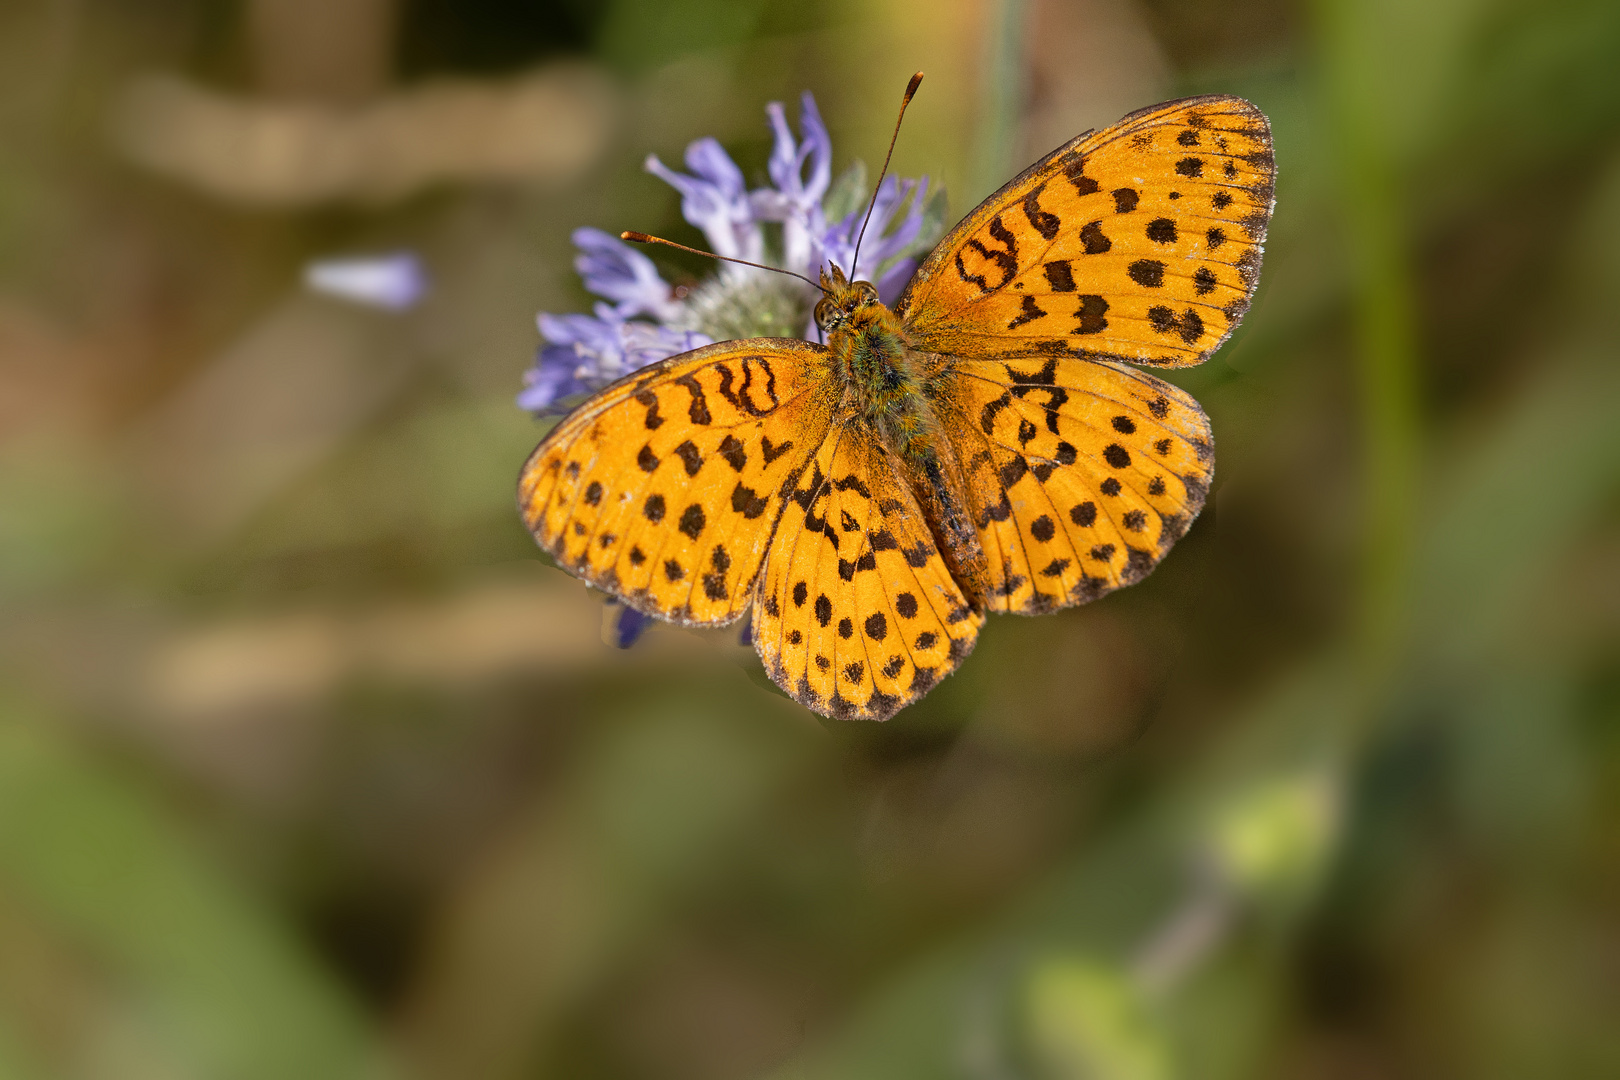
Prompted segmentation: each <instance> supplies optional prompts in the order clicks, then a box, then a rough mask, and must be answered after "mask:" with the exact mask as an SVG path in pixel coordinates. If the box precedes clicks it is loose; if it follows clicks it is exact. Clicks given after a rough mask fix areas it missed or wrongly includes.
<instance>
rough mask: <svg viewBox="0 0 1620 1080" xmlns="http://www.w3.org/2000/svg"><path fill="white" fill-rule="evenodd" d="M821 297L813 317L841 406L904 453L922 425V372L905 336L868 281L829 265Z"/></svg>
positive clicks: (924, 422)
mask: <svg viewBox="0 0 1620 1080" xmlns="http://www.w3.org/2000/svg"><path fill="white" fill-rule="evenodd" d="M821 281H822V287H823V288H824V289H826V291H827V295H826V297H825V298H824V299H823V300H822V301H821V303H819V304H818V305H817V306H816V321H817V323H818V324H820V326H821V328H822V329H823V330H824V331H825V332H826V335H827V350H828V352H830V353H831V354H832V361H833V363H832V371H833V373H834V376H835V377H836V378H837V379H838V380H839V381H840V383H841V384H842V389H843V397H844V402H845V406H846V408H848V409H849V410H850V411H851V412H853V413H854V414H856V415H859V416H861V417H862V418H864V419H865V420H866V421H867V422H868V423H870V424H871V425H872V426H873V428H874V430H876V431H878V432H879V433H880V434H892V435H894V436H895V437H896V439H897V440H898V441H892V440H886V441H889V442H890V446H891V448H892V449H894V450H895V451H896V452H898V453H900V454H902V455H903V456H910V454H909V451H910V449H911V443H912V442H913V441H914V439H915V438H916V437H917V436H918V435H919V434H920V432H921V430H922V429H923V428H925V427H927V426H928V421H929V419H930V418H929V416H928V415H927V414H928V409H927V404H926V401H925V400H924V395H923V389H924V387H923V380H924V377H925V373H924V372H923V371H922V370H920V369H919V366H918V365H917V364H916V363H914V362H913V355H914V354H913V353H912V350H911V347H910V346H911V342H910V341H909V339H908V338H907V336H906V333H905V330H904V328H903V327H902V325H901V323H900V318H899V316H897V315H895V313H894V312H892V311H890V310H889V308H888V307H887V306H886V305H885V304H884V303H883V302H882V301H881V300H879V299H878V295H877V289H876V288H874V287H873V286H872V283H871V282H868V281H853V282H852V281H848V280H846V279H845V278H844V275H843V273H842V272H841V271H840V270H839V269H838V268H837V267H836V266H835V267H833V268H832V273H831V274H830V275H829V274H825V273H824V274H823V275H822V278H821Z"/></svg>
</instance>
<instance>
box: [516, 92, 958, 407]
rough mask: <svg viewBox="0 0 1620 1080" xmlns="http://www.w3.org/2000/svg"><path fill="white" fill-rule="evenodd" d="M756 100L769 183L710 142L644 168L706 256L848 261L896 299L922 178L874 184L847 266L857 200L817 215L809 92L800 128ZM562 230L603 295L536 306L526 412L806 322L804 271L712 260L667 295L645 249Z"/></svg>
mask: <svg viewBox="0 0 1620 1080" xmlns="http://www.w3.org/2000/svg"><path fill="white" fill-rule="evenodd" d="M765 111H766V115H767V116H768V117H769V120H770V124H771V130H772V132H773V134H774V136H775V140H774V142H773V144H772V148H771V156H770V159H769V162H768V163H767V166H766V171H767V172H768V174H769V176H770V184H769V185H768V186H765V187H761V188H757V189H755V190H753V191H749V190H748V186H747V183H746V181H745V180H744V178H743V173H742V170H741V169H739V168H738V167H737V165H736V163H735V162H733V161H732V160H731V158H730V157H729V156H727V154H726V152H725V150H723V149H722V148H721V146H720V144H719V143H718V142H716V141H715V140H713V139H699V140H697V141H696V142H694V143H692V144H691V145H690V146H688V147H687V148H686V167H687V169H688V170H690V171H689V172H685V173H681V172H675V171H674V170H672V169H670V168H668V167H667V166H665V165H664V163H663V162H661V161H659V160H658V158H657V157H649V158H648V159H647V171H648V172H651V173H653V174H654V175H655V176H658V177H660V178H662V179H663V180H665V181H666V182H668V183H669V184H670V186H671V187H673V188H675V190H676V191H679V192H680V194H681V213H682V214H683V215H685V217H686V220H687V221H689V222H691V223H692V224H693V225H695V226H697V227H698V228H699V229H701V230H703V234H704V235H705V236H706V237H707V238H708V242H709V246H710V247H711V248H712V249H713V250H714V252H715V253H716V254H718V255H728V256H731V257H734V258H740V259H747V260H749V261H751V262H762V263H763V262H769V264H771V265H776V266H779V267H781V268H782V269H785V270H792V271H794V272H796V273H800V274H804V275H806V276H809V277H812V278H813V277H815V275H816V274H817V273H818V272H819V271H820V270H821V268H822V267H823V266H825V265H826V263H827V262H828V261H829V260H830V261H833V262H836V263H837V264H838V265H839V266H840V267H841V268H843V269H844V270H846V271H852V273H851V274H850V276H851V277H855V278H864V279H866V280H869V281H873V282H874V283H875V284H876V285H877V287H878V294H879V295H880V296H881V297H882V298H883V300H884V302H886V303H893V302H894V300H895V299H896V297H897V296H898V295H899V293H900V289H901V287H902V286H904V284H905V282H906V280H907V279H908V278H909V277H910V276H911V273H912V271H913V270H914V269H915V267H916V262H917V256H918V255H919V254H920V252H919V251H918V250H917V249H918V248H919V247H920V246H922V232H923V228H924V221H925V215H924V203H925V201H926V196H927V193H928V182H927V180H926V179H924V180H922V181H921V182H919V181H915V180H898V179H895V178H892V177H891V178H890V179H888V180H886V181H884V183H883V184H882V185H881V186H880V187H879V189H878V195H877V200H876V203H875V204H874V207H873V210H872V222H871V224H870V225H869V226H868V227H867V231H866V240H865V242H864V244H863V246H862V248H861V253H860V254H861V261H860V265H859V266H855V267H851V266H850V261H851V260H852V259H853V257H854V254H855V250H854V249H855V238H856V234H857V233H858V232H859V231H860V223H861V219H862V217H863V216H864V215H865V207H864V206H862V207H861V209H859V210H856V211H854V212H852V213H850V214H847V215H845V216H843V217H842V218H841V219H840V220H838V221H836V222H828V220H827V211H826V206H825V200H826V198H827V195H828V192H829V190H830V189H831V188H832V186H833V185H832V140H831V138H830V137H829V136H828V134H827V127H826V125H825V124H824V123H822V120H821V114H820V113H819V112H818V111H817V110H816V102H815V99H814V98H812V97H811V96H810V95H809V94H808V93H807V94H805V95H804V96H803V97H802V99H801V100H800V106H799V137H798V138H795V137H794V134H793V130H792V128H791V127H790V126H789V125H788V122H787V115H786V112H785V110H784V109H783V108H782V106H781V105H780V104H778V103H774V102H773V103H772V104H770V105H768V106H767V107H766V110H765ZM850 175H851V176H854V175H858V172H856V173H852V174H850ZM842 184H843V181H840V185H842ZM908 197H909V198H908ZM846 205H847V204H846ZM778 235H779V239H780V243H777V242H776V239H777V237H778ZM573 240H574V245H575V246H576V247H577V248H578V249H579V254H578V256H576V258H575V260H574V267H575V269H576V270H578V271H579V274H580V277H581V278H583V279H584V282H585V287H586V288H587V289H589V290H590V291H591V292H592V293H594V294H595V295H597V296H599V297H601V298H602V300H600V301H598V302H597V303H596V304H595V306H594V308H593V313H592V314H590V315H551V314H542V315H541V316H540V318H539V324H540V335H541V337H542V338H543V339H544V343H543V344H542V346H541V347H540V349H539V351H538V353H537V354H536V356H535V362H534V366H533V367H531V368H530V369H529V371H528V372H527V373H526V374H525V375H524V388H523V392H522V393H521V394H519V395H518V405H519V406H520V407H522V408H524V409H527V410H529V411H531V412H533V413H535V414H537V415H546V414H548V413H556V412H562V411H565V405H566V403H567V402H569V401H570V400H572V399H574V398H577V397H578V396H579V395H581V394H585V393H588V392H591V391H594V390H599V389H601V388H602V387H603V386H606V385H607V384H608V383H610V382H612V381H613V380H614V379H617V378H620V377H621V376H623V375H625V374H626V373H628V372H631V371H634V370H636V369H637V368H640V367H643V366H645V365H647V364H651V363H656V362H657V361H659V360H663V359H665V358H667V357H670V356H674V355H675V354H677V353H681V352H686V351H687V350H690V349H695V348H698V347H699V346H702V345H707V344H709V343H710V342H711V341H715V340H719V339H723V338H738V337H756V336H766V337H769V336H775V335H780V334H783V333H794V332H802V333H806V335H807V336H811V335H813V334H814V332H815V331H814V323H813V322H812V321H811V319H810V312H811V309H812V308H813V307H814V304H815V300H816V294H815V292H814V291H813V290H811V289H810V288H809V287H808V286H806V285H805V284H804V283H803V282H801V281H797V280H795V279H793V278H790V277H786V276H782V275H775V274H765V273H761V272H759V271H754V270H746V269H742V268H739V267H734V266H722V267H721V268H720V269H719V270H718V271H717V272H716V273H715V274H714V275H713V276H712V277H710V278H709V279H708V280H706V281H704V282H703V283H701V284H699V285H697V286H696V287H694V288H692V289H688V290H686V291H685V292H684V293H683V294H682V295H681V296H677V295H676V293H675V291H674V290H673V289H671V288H670V286H669V284H668V283H667V282H666V281H664V279H663V278H662V277H660V276H659V273H658V269H657V267H656V266H655V265H654V264H653V261H652V260H651V259H649V258H648V257H647V256H646V255H645V254H644V253H643V252H641V251H639V250H637V249H636V248H634V247H631V246H630V245H628V244H626V243H624V242H622V241H620V240H619V239H617V238H616V237H614V236H611V235H609V234H608V233H605V232H602V231H601V230H599V229H590V228H582V229H577V230H575V232H574V236H573ZM801 327H803V328H807V329H806V330H802V331H801V330H799V329H798V328H801Z"/></svg>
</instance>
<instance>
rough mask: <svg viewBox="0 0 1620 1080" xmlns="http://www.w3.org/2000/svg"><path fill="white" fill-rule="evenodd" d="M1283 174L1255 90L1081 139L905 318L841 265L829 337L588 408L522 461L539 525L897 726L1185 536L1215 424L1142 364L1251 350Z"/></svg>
mask: <svg viewBox="0 0 1620 1080" xmlns="http://www.w3.org/2000/svg"><path fill="white" fill-rule="evenodd" d="M916 82H917V80H916V79H914V80H913V82H912V85H911V87H909V88H908V90H907V100H908V101H909V100H910V95H911V93H912V92H913V91H914V90H915V88H916ZM1274 176H1275V165H1274V162H1273V157H1272V148H1271V132H1270V127H1269V125H1268V123H1267V121H1266V118H1265V116H1264V115H1263V114H1262V113H1261V112H1260V110H1258V109H1257V108H1255V107H1254V106H1253V105H1251V104H1250V103H1248V102H1247V101H1244V100H1242V99H1240V98H1235V97H1227V96H1222V95H1209V96H1204V97H1194V98H1186V99H1183V100H1181V101H1172V102H1168V103H1166V104H1163V105H1155V106H1153V107H1151V108H1148V109H1143V110H1140V111H1138V112H1134V113H1132V114H1131V115H1129V116H1127V117H1125V118H1124V119H1123V120H1121V121H1120V122H1119V123H1117V124H1115V125H1114V126H1112V127H1110V128H1108V129H1107V130H1106V131H1102V132H1100V133H1091V132H1088V133H1086V134H1083V135H1081V136H1079V137H1077V138H1075V139H1074V140H1072V141H1070V142H1069V143H1067V144H1066V145H1064V146H1061V147H1059V148H1058V149H1057V150H1054V151H1053V152H1052V153H1050V154H1048V155H1047V156H1046V157H1044V158H1042V159H1041V160H1040V161H1038V162H1036V163H1035V164H1034V165H1032V166H1030V167H1029V168H1028V169H1026V170H1025V171H1024V172H1023V173H1021V174H1019V175H1018V176H1017V177H1015V178H1013V179H1012V180H1011V181H1010V182H1009V183H1007V184H1006V185H1005V186H1004V187H1002V189H1001V190H1000V191H997V192H996V193H995V194H994V195H992V196H990V197H989V198H988V199H986V200H985V201H984V202H983V203H982V204H981V205H980V206H979V207H978V209H976V210H974V211H973V212H972V213H971V214H969V215H968V216H967V217H966V218H964V219H963V220H962V222H961V223H960V224H958V225H957V226H956V228H954V229H952V230H951V231H950V233H949V234H947V235H946V236H945V238H944V239H943V240H941V241H940V243H939V245H938V246H937V247H936V248H935V249H934V251H933V253H932V254H930V255H929V256H928V258H927V259H926V260H925V261H924V262H923V263H922V264H921V266H919V267H918V269H917V272H916V274H915V276H914V277H913V278H912V279H911V283H910V284H909V285H908V286H907V287H906V290H905V292H904V293H903V294H902V295H901V297H900V298H899V300H898V301H897V302H896V303H895V306H894V308H893V309H892V310H891V309H889V308H888V307H886V306H884V304H883V303H882V302H881V301H879V299H878V294H877V290H876V289H875V288H874V287H873V286H872V285H871V284H870V283H869V282H865V281H853V282H852V281H848V280H846V278H845V275H844V274H843V273H842V272H841V271H840V270H839V268H838V267H836V266H834V267H833V268H832V272H831V273H830V274H827V273H823V275H822V283H821V287H822V290H823V292H824V294H825V295H824V298H823V299H822V300H821V302H820V303H819V304H818V305H817V307H816V322H817V324H818V325H819V326H820V327H821V328H822V329H823V331H824V332H825V334H826V345H824V346H823V345H817V344H813V343H811V342H808V341H800V340H797V339H793V338H749V339H746V340H741V341H722V342H719V343H717V344H714V345H709V346H706V347H704V348H701V349H695V350H693V351H692V352H688V353H683V354H681V355H679V356H674V357H671V358H669V359H668V360H665V361H663V362H661V363H658V364H654V365H651V366H649V367H646V368H643V369H641V370H639V371H636V372H634V373H633V374H631V375H629V376H627V377H626V378H624V379H621V380H620V381H619V382H617V383H615V384H613V385H612V386H609V387H608V388H607V389H605V390H603V391H601V392H600V393H598V394H596V395H595V396H594V397H592V398H590V399H589V400H588V401H586V402H585V403H584V404H583V405H581V406H580V407H579V408H577V409H575V410H574V411H573V412H572V413H570V414H569V415H568V416H567V417H566V418H565V419H564V420H563V421H562V422H561V423H559V424H558V425H557V427H556V428H555V429H554V430H552V432H551V433H550V434H549V435H547V436H546V438H545V439H544V440H543V441H542V442H541V443H540V445H539V446H538V447H537V448H536V449H535V451H534V453H533V455H532V456H531V457H530V458H529V460H528V462H527V464H526V465H525V466H524V468H523V474H522V477H521V479H520V481H519V487H518V506H519V509H520V511H521V513H522V514H523V518H524V521H525V522H526V523H527V524H528V527H529V529H530V531H531V532H533V533H534V536H535V538H536V539H537V540H538V541H539V543H540V546H541V547H543V548H544V549H545V550H546V551H548V552H550V553H551V555H552V556H553V557H554V558H555V559H556V561H557V563H558V565H560V566H562V567H564V568H565V569H568V570H570V571H572V572H573V573H575V574H577V575H579V576H580V577H582V578H584V579H585V580H586V581H588V582H590V583H591V584H592V585H595V586H597V587H598V588H601V589H603V590H605V591H607V592H609V593H611V594H613V595H614V596H616V597H618V598H620V599H622V600H623V601H624V602H625V603H627V604H629V605H631V606H632V607H635V608H637V609H638V610H641V611H643V612H646V613H648V614H651V615H656V616H659V617H660V618H664V619H668V620H670V621H672V622H676V623H680V624H682V625H686V626H720V625H724V624H726V623H730V622H732V621H734V620H736V619H737V618H739V617H740V616H741V615H742V614H743V612H744V611H745V609H747V608H748V606H749V604H750V603H752V604H753V611H754V625H753V638H754V642H755V646H756V648H757V649H758V651H759V655H760V658H761V659H762V660H763V661H764V663H765V669H766V671H768V672H769V673H770V676H771V678H772V679H774V680H775V681H776V683H777V685H779V686H781V687H782V689H783V690H785V691H787V692H788V693H789V694H791V695H792V696H793V697H794V698H795V699H797V700H798V701H800V702H801V703H803V704H804V705H806V706H808V707H809V708H811V709H814V710H815V711H817V712H819V713H822V714H823V715H827V716H833V717H839V718H845V719H867V720H885V719H888V718H889V717H890V716H892V715H894V713H895V712H896V711H898V710H899V709H901V708H902V707H904V706H906V705H908V704H910V703H911V702H913V701H916V700H917V699H918V698H919V697H921V696H922V695H923V694H925V693H927V692H928V690H929V688H931V687H932V686H933V685H934V684H935V683H937V682H938V681H939V680H940V679H941V678H942V677H943V676H945V675H947V674H949V673H950V672H951V671H953V670H954V669H955V668H956V666H957V665H958V664H959V663H961V661H962V659H963V657H965V656H967V654H968V653H969V652H971V651H972V649H973V645H974V642H975V640H976V639H977V636H978V631H979V627H980V626H981V625H982V624H983V622H984V617H985V614H986V613H987V612H992V611H1011V612H1018V613H1021V614H1037V613H1041V612H1047V611H1053V610H1056V609H1057V608H1061V607H1067V606H1069V605H1071V604H1079V603H1084V602H1086V601H1088V600H1094V599H1096V598H1097V597H1099V596H1102V595H1103V594H1104V593H1107V592H1109V591H1111V590H1113V589H1117V588H1119V587H1121V586H1123V585H1129V584H1132V583H1133V582H1136V581H1139V580H1141V579H1142V578H1143V577H1144V576H1145V575H1146V574H1147V573H1148V572H1149V571H1150V570H1152V569H1153V567H1154V565H1155V564H1156V563H1157V562H1158V561H1159V559H1160V558H1162V557H1163V555H1164V554H1165V552H1166V551H1167V550H1169V548H1170V546H1171V545H1172V544H1173V543H1175V541H1176V540H1177V539H1178V538H1180V536H1181V535H1182V534H1183V533H1184V532H1186V530H1187V526H1188V525H1189V524H1190V523H1191V521H1192V519H1193V518H1194V517H1195V516H1196V515H1197V514H1198V511H1199V509H1200V508H1201V507H1202V506H1203V503H1204V496H1205V493H1206V492H1207V491H1208V489H1209V483H1210V478H1211V475H1212V470H1213V467H1214V466H1213V451H1212V445H1211V443H1212V440H1211V433H1210V426H1209V420H1208V418H1207V417H1206V416H1205V415H1204V413H1203V410H1202V409H1200V408H1199V407H1198V403H1197V402H1196V401H1194V400H1193V399H1192V398H1191V397H1189V396H1188V395H1187V394H1186V393H1184V392H1183V391H1181V390H1179V389H1177V388H1176V387H1174V386H1172V385H1171V384H1169V383H1167V382H1164V381H1163V380H1161V379H1158V378H1155V377H1154V376H1152V375H1149V374H1146V373H1144V372H1141V371H1137V370H1135V369H1134V368H1132V367H1130V366H1128V365H1132V364H1136V365H1148V366H1153V367H1185V366H1188V365H1192V364H1197V363H1201V362H1202V361H1204V360H1205V359H1207V358H1208V357H1209V355H1210V354H1211V353H1212V352H1214V351H1215V349H1216V348H1217V347H1219V346H1220V344H1221V343H1222V342H1223V341H1225V340H1226V338H1227V336H1228V335H1229V334H1230V333H1231V331H1232V329H1233V327H1235V326H1236V325H1237V323H1238V320H1239V319H1241V318H1242V317H1243V313H1244V311H1245V310H1247V308H1248V305H1249V300H1250V297H1252V296H1253V294H1254V288H1255V282H1256V280H1257V277H1258V275H1259V272H1260V255H1261V246H1262V242H1263V241H1264V239H1265V233H1266V225H1267V222H1268V221H1269V220H1270V216H1271V208H1272V203H1273V180H1274Z"/></svg>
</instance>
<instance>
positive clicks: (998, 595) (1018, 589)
mask: <svg viewBox="0 0 1620 1080" xmlns="http://www.w3.org/2000/svg"><path fill="white" fill-rule="evenodd" d="M948 401H949V403H950V404H949V409H950V413H949V415H950V416H951V418H952V419H951V425H952V429H953V430H955V431H958V432H961V433H962V442H963V450H964V452H963V454H962V457H963V458H964V460H965V461H966V468H967V473H968V475H967V483H968V499H969V504H970V507H971V510H972V513H973V514H974V524H975V525H976V526H977V528H978V533H979V541H980V543H981V545H982V546H983V547H984V550H985V556H986V562H987V564H988V571H989V579H990V580H989V588H988V595H987V596H986V599H985V606H986V608H987V609H988V610H991V611H1016V612H1022V613H1025V614H1035V613H1039V612H1043V611H1050V610H1052V609H1054V608H1058V607H1065V606H1067V605H1069V604H1076V603H1083V602H1085V601H1088V600H1094V599H1096V598H1097V597H1099V596H1101V595H1102V594H1104V593H1106V592H1109V591H1111V590H1113V589H1116V588H1119V587H1120V586H1122V585H1129V584H1131V583H1133V582H1135V581H1138V580H1140V579H1141V578H1142V577H1144V576H1145V575H1146V574H1147V573H1148V571H1150V570H1151V569H1152V568H1153V567H1154V565H1155V564H1157V562H1158V561H1159V559H1160V558H1161V557H1162V556H1163V555H1164V553H1165V552H1166V551H1168V550H1169V548H1170V546H1171V544H1173V543H1174V542H1175V541H1176V540H1177V539H1179V538H1180V537H1181V535H1182V533H1184V532H1185V531H1186V529H1187V526H1188V525H1189V524H1190V523H1191V521H1192V519H1193V518H1194V517H1196V516H1197V514H1198V511H1199V510H1200V509H1201V508H1202V506H1203V503H1204V496H1205V493H1206V492H1207V491H1208V488H1209V482H1210V477H1211V470H1212V467H1213V457H1214V455H1213V450H1212V447H1211V443H1210V428H1209V421H1208V419H1207V418H1206V417H1205V416H1204V413H1203V411H1202V410H1201V409H1199V407H1198V403H1197V402H1195V401H1194V400H1193V399H1192V398H1191V397H1190V396H1188V395H1187V394H1186V393H1185V392H1184V391H1182V390H1180V389H1178V388H1177V387H1174V386H1172V385H1170V384H1169V383H1167V382H1165V381H1164V380H1162V379H1157V378H1154V377H1153V376H1152V375H1148V374H1146V373H1145V372H1140V371H1133V370H1131V369H1130V368H1128V367H1125V366H1124V365H1120V364H1113V363H1108V362H1104V361H1098V360H1078V359H1073V358H1069V357H1048V358H1046V359H1045V360H1042V361H993V360H992V361H964V362H962V363H960V364H959V365H958V368H957V378H956V382H955V384H954V391H953V393H952V394H951V396H950V397H949V399H948Z"/></svg>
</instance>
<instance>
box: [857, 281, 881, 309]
mask: <svg viewBox="0 0 1620 1080" xmlns="http://www.w3.org/2000/svg"><path fill="white" fill-rule="evenodd" d="M855 284H856V286H857V287H858V288H859V289H860V290H861V303H863V304H875V303H877V302H878V291H877V287H876V286H875V285H873V284H872V283H871V282H870V281H858V282H856V283H855Z"/></svg>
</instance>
